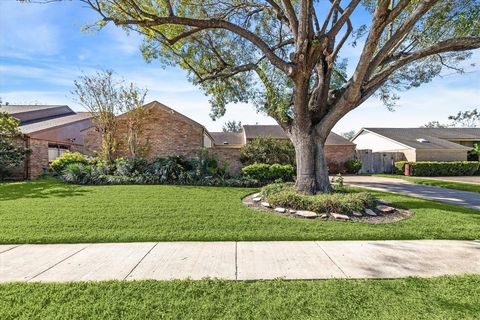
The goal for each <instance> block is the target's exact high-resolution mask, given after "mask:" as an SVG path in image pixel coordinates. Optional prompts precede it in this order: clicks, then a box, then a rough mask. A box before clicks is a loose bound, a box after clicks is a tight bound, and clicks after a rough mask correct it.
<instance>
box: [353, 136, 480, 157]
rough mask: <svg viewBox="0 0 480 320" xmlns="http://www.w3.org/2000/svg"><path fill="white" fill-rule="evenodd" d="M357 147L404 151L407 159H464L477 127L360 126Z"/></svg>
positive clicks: (477, 139)
mask: <svg viewBox="0 0 480 320" xmlns="http://www.w3.org/2000/svg"><path fill="white" fill-rule="evenodd" d="M352 142H354V143H355V144H356V145H357V149H358V150H372V152H399V153H403V154H404V157H405V159H406V160H407V161H411V162H415V161H465V160H467V155H468V152H469V151H470V150H471V149H472V147H473V145H474V144H475V143H480V128H362V129H361V130H360V131H359V132H358V133H357V134H356V135H355V137H354V138H353V139H352Z"/></svg>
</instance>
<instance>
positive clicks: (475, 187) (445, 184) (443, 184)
mask: <svg viewBox="0 0 480 320" xmlns="http://www.w3.org/2000/svg"><path fill="white" fill-rule="evenodd" d="M372 176H376V177H385V178H394V179H402V180H406V181H410V182H413V183H415V184H423V185H426V186H434V187H440V188H446V189H454V190H460V191H470V192H480V184H473V183H462V182H455V181H447V180H436V179H429V178H420V177H407V176H400V175H394V174H372Z"/></svg>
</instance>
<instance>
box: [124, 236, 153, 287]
mask: <svg viewBox="0 0 480 320" xmlns="http://www.w3.org/2000/svg"><path fill="white" fill-rule="evenodd" d="M157 244H158V242H156V243H155V244H154V245H153V247H151V248H150V250H148V251H147V253H145V255H144V256H143V257H142V259H140V260H138V262H137V264H136V265H135V266H134V267H133V268H132V270H130V272H129V273H128V274H127V275H126V276H125V277H124V278H123V280H126V279H127V278H128V276H130V275H131V274H132V272H133V271H134V270H135V269H137V267H138V266H139V265H140V263H142V261H143V260H144V259H145V258H146V257H147V256H148V255H149V253H150V252H152V250H153V249H154V248H155V247H156V246H157Z"/></svg>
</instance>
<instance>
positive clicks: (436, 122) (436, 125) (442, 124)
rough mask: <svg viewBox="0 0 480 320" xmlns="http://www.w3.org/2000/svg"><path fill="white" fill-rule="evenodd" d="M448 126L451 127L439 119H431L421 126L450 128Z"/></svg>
mask: <svg viewBox="0 0 480 320" xmlns="http://www.w3.org/2000/svg"><path fill="white" fill-rule="evenodd" d="M448 127H450V125H448V124H444V123H440V122H438V121H430V122H427V123H426V124H424V125H423V126H421V127H420V128H448Z"/></svg>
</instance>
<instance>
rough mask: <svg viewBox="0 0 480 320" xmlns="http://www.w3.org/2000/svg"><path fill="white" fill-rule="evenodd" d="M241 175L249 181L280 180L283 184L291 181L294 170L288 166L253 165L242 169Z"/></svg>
mask: <svg viewBox="0 0 480 320" xmlns="http://www.w3.org/2000/svg"><path fill="white" fill-rule="evenodd" d="M242 171H243V173H244V174H245V176H246V177H248V178H250V179H255V180H259V181H265V182H271V181H275V180H282V181H284V182H288V181H293V177H294V174H295V170H294V168H293V166H292V165H290V164H284V165H282V164H278V163H276V164H266V163H254V164H251V165H249V166H246V167H243V168H242Z"/></svg>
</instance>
